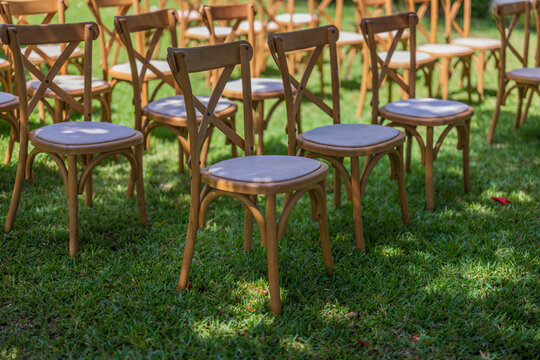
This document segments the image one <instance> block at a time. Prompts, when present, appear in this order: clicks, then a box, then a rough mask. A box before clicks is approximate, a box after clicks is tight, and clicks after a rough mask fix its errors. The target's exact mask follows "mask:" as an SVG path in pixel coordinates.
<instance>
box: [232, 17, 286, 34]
mask: <svg viewBox="0 0 540 360" xmlns="http://www.w3.org/2000/svg"><path fill="white" fill-rule="evenodd" d="M278 29H279V26H278V24H276V23H275V22H273V21H270V22H269V23H268V24H266V29H265V30H266V31H277V30H278ZM238 30H240V31H249V21H247V20H244V21H242V22H241V23H240V25H238ZM261 30H263V23H262V22H261V20H254V21H253V31H255V32H260V31H261Z"/></svg>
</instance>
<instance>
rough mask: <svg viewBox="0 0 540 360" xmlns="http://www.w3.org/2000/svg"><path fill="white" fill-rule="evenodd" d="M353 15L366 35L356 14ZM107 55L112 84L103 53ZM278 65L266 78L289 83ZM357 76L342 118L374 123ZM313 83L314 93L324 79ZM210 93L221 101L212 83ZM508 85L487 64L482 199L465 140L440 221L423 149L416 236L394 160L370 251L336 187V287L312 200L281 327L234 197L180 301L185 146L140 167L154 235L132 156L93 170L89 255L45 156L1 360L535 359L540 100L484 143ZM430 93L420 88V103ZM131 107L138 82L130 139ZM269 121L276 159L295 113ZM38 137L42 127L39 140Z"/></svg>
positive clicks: (81, 9) (297, 231) (441, 173)
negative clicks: (465, 165)
mask: <svg viewBox="0 0 540 360" xmlns="http://www.w3.org/2000/svg"><path fill="white" fill-rule="evenodd" d="M345 13H346V14H347V15H346V21H345V23H346V24H347V25H346V28H348V29H352V28H353V27H352V21H353V15H352V7H349V9H348V11H345ZM108 15H109V16H108V17H107V19H108V21H112V12H109V14H108ZM67 19H68V20H69V21H81V20H90V19H91V16H90V13H89V11H88V10H87V8H86V4H85V2H84V0H73V1H70V9H69V10H68V12H67ZM441 31H442V29H441ZM520 31H521V30H520ZM473 35H481V36H490V37H497V36H498V33H497V31H496V28H495V25H494V22H493V20H492V19H491V18H489V19H484V20H474V22H473ZM532 36H534V37H535V36H536V33H535V32H533V35H532ZM418 38H419V39H421V37H420V36H418ZM535 43H536V41H531V44H535ZM94 47H95V50H96V51H95V53H94V55H95V56H94V72H95V75H96V76H99V75H100V74H101V70H100V69H99V63H98V62H99V58H100V56H99V51H98V48H99V46H98V42H97V41H96V42H95V44H94ZM162 50H163V51H164V46H163V49H162ZM532 50H533V51H531V53H532V52H534V50H535V48H534V45H533V47H532ZM532 58H533V56H532V54H531V59H532ZM532 63H533V62H532V60H531V64H532ZM268 64H269V69H268V70H267V75H273V76H276V75H277V70H276V68H275V66H274V65H273V64H271V62H270V61H269V63H268ZM512 64H513V65H514V66H517V63H516V62H515V61H513V62H512ZM473 76H474V75H473ZM360 77H361V73H360V64H359V62H357V63H356V66H355V70H354V72H353V77H352V80H347V81H343V83H342V88H341V97H342V102H341V104H342V114H344V116H342V118H343V121H344V122H350V123H353V122H363V123H368V122H369V116H370V114H369V111H370V109H369V107H368V105H367V104H366V108H365V111H364V115H363V118H362V119H357V118H356V117H355V116H354V114H355V109H356V103H357V98H358V92H359V86H360ZM328 78H329V77H328V76H327V79H328ZM315 80H317V76H315ZM419 83H420V78H419ZM475 83H476V78H475V77H473V84H475ZM311 85H312V86H313V87H312V88H313V89H314V91H317V90H318V82H317V81H312V83H311ZM326 89H327V93H328V92H329V91H330V87H329V86H327V88H326ZM451 89H452V90H453V91H452V92H451V98H452V99H455V100H461V101H466V92H465V91H462V90H459V89H458V82H457V77H454V78H453V80H452V85H451ZM199 90H200V91H201V92H206V93H208V91H209V90H208V89H206V88H205V87H204V84H203V82H202V78H201V85H200V86H199ZM496 90H497V75H496V70H495V69H494V66H493V64H490V66H489V68H488V71H487V78H486V98H485V100H483V101H482V102H475V103H474V104H473V106H474V108H475V116H474V118H473V120H472V133H471V174H472V178H471V182H472V191H471V192H470V193H468V194H465V193H464V192H463V185H462V184H463V180H462V174H461V152H459V151H457V150H456V149H455V146H456V143H457V136H456V134H455V133H452V134H451V135H450V136H449V137H448V139H447V140H446V142H445V145H444V146H443V148H442V150H441V153H440V154H439V157H438V159H437V161H436V162H435V175H434V176H435V204H436V209H435V210H434V211H426V210H425V194H424V168H423V166H421V165H420V153H419V150H418V147H417V146H416V147H414V149H413V162H412V169H411V172H410V173H409V174H407V178H406V183H407V194H408V201H409V208H410V211H411V217H412V222H411V224H410V225H404V224H403V223H402V222H401V215H400V210H399V203H398V196H397V187H396V185H395V182H393V181H390V179H389V163H388V161H387V160H385V161H382V162H381V163H380V164H379V165H378V166H377V167H376V168H375V170H374V172H373V173H372V175H371V177H370V181H369V183H368V187H367V189H366V195H365V197H364V198H363V210H364V217H363V219H364V232H365V237H366V248H367V251H366V253H359V252H358V251H357V250H355V248H354V237H353V232H352V227H353V225H352V204H351V203H350V202H347V201H345V200H344V204H343V205H342V207H339V208H336V207H334V205H333V202H332V200H333V193H332V192H331V189H329V191H328V194H327V199H328V216H329V226H330V239H331V244H332V253H333V256H334V262H335V272H334V274H333V275H332V276H329V275H327V273H326V271H325V269H324V265H323V262H322V254H321V251H320V245H319V242H318V227H317V224H316V222H314V221H312V220H311V219H310V217H309V215H308V214H310V204H309V198H308V197H305V198H303V199H302V200H301V201H300V202H299V204H298V206H297V207H296V208H295V210H294V211H293V213H292V215H291V217H290V220H289V226H288V232H287V234H286V236H285V237H284V238H283V240H282V241H281V242H280V243H279V265H280V283H281V297H282V302H283V315H281V316H272V315H271V313H270V301H269V294H268V291H267V290H268V282H267V277H266V276H267V275H266V274H267V267H266V251H265V250H264V248H262V247H261V246H260V245H259V244H258V239H259V237H258V231H256V232H255V239H254V244H255V246H254V251H253V252H252V253H251V254H249V255H246V254H244V253H243V251H242V233H243V225H242V223H243V222H242V216H243V210H242V207H241V206H240V204H239V203H238V202H235V201H230V200H229V199H228V198H222V199H220V200H218V201H216V202H215V203H214V204H213V205H212V207H211V209H210V211H209V213H208V223H207V227H206V228H205V229H204V230H203V231H200V233H199V235H198V242H197V246H196V249H195V258H194V262H193V266H192V271H191V278H190V279H191V285H192V286H191V289H190V290H188V291H186V292H184V293H181V294H178V293H176V291H175V285H176V281H177V278H178V275H179V271H180V264H181V258H182V251H183V247H184V244H185V234H186V229H187V220H188V212H189V175H188V174H187V173H179V172H178V170H177V143H176V140H175V138H174V136H172V134H170V133H169V132H167V131H165V130H162V131H156V132H155V135H154V136H153V138H152V147H151V149H150V150H148V151H146V152H145V154H144V162H145V172H144V175H145V183H146V203H147V208H148V213H149V217H150V219H151V226H150V227H148V228H144V227H142V226H141V225H140V223H139V221H138V211H137V205H136V201H135V199H128V198H126V196H125V190H126V187H127V183H128V165H127V163H126V161H124V160H120V161H114V160H110V161H108V162H106V163H105V164H104V165H103V166H101V167H99V168H98V170H97V171H96V176H95V177H94V186H95V201H94V207H93V208H86V207H85V206H84V201H83V197H80V203H79V205H80V210H79V214H80V220H79V229H80V230H79V236H80V250H79V252H78V253H77V255H76V256H75V258H70V257H69V256H68V226H69V223H68V207H67V205H68V203H67V199H66V197H65V194H64V188H63V184H62V181H61V179H60V177H59V176H58V172H57V170H56V165H55V164H54V163H53V162H52V161H51V160H49V159H48V158H47V157H45V156H40V157H38V158H37V161H36V164H35V168H34V169H35V177H36V183H35V184H34V185H28V184H25V188H24V191H23V196H22V201H21V206H20V208H19V212H18V216H17V220H16V223H15V229H14V230H13V231H12V232H10V233H8V234H3V235H1V236H0V249H1V250H0V358H8V359H11V358H40V359H43V358H58V357H67V358H75V357H77V358H112V357H114V358H149V357H151V358H328V359H341V358H351V359H356V358H486V359H495V358H504V359H507V358H516V359H517V358H538V354H540V330H539V329H540V326H539V318H538V315H539V313H538V312H539V300H540V299H539V294H540V284H539V280H538V279H539V275H540V274H539V273H540V271H539V259H540V253H539V239H540V206H539V205H538V201H539V200H540V190H539V183H540V156H539V155H540V145H539V144H540V142H539V140H540V104H539V103H538V101H537V100H535V102H533V105H532V108H531V110H530V113H529V118H528V119H527V122H526V123H525V124H524V125H523V126H522V127H521V128H520V129H519V130H514V129H513V128H512V124H513V116H514V114H515V111H516V102H517V101H516V100H517V97H516V96H515V95H513V96H511V97H510V98H509V100H508V101H507V105H506V106H504V107H503V109H502V112H501V116H500V119H499V125H498V128H497V133H496V136H495V141H494V145H488V144H487V143H486V141H485V139H486V134H487V130H488V127H489V124H490V122H491V116H492V112H493V109H494V106H495V95H496ZM162 93H163V95H170V94H172V90H170V89H164V90H163V91H162ZM383 94H386V91H385V92H383ZM395 94H396V96H395V98H396V97H397V91H396V93H395ZM425 95H426V92H425V89H424V88H423V87H421V86H420V85H419V89H418V96H425ZM131 97H132V90H131V88H130V87H129V86H128V85H126V84H121V85H119V86H118V87H117V88H116V89H115V91H114V95H113V104H112V107H113V114H114V116H113V121H114V122H115V123H120V124H124V125H128V126H133V123H134V119H133V112H134V110H133V106H132V102H131ZM369 97H370V94H368V100H369ZM383 99H385V97H383ZM474 99H475V101H477V100H476V99H477V97H476V96H475V97H474ZM536 99H537V98H536ZM368 102H369V101H368ZM303 111H304V113H303V125H304V128H305V129H309V128H312V127H314V126H317V125H322V124H328V123H329V120H328V119H326V118H325V117H324V116H323V114H322V113H321V112H319V111H317V110H315V108H314V107H313V106H311V105H310V104H308V103H306V104H305V106H303ZM272 120H273V121H272V122H271V124H270V128H269V129H268V131H267V133H266V138H265V140H266V151H267V153H269V154H270V153H274V154H285V153H286V144H285V141H286V136H285V133H284V127H285V109H284V107H281V108H280V109H279V110H278V111H277V112H276V114H275V115H274V117H273V119H272ZM49 121H50V120H49ZM38 126H39V121H38V120H37V117H34V118H33V123H32V127H38ZM8 136H9V127H8V126H7V125H6V124H5V123H3V122H2V123H0V137H1V139H0V153H2V152H4V151H5V149H6V146H7V141H8ZM17 150H18V147H16V151H15V155H14V159H13V160H12V162H11V163H10V164H9V165H2V166H0V214H7V211H8V205H9V200H10V197H11V191H12V187H13V182H14V178H15V173H16V160H17V157H18V156H17ZM229 153H230V150H229V148H228V146H225V145H224V138H223V136H215V137H214V138H213V143H212V149H211V152H210V157H209V160H210V163H211V162H215V161H217V160H221V159H223V158H225V157H227V156H228V155H229ZM328 183H329V184H331V181H330V180H329V181H328ZM493 196H497V197H505V198H508V199H509V200H510V201H511V204H510V205H506V206H504V205H501V204H499V203H496V202H494V201H493V200H491V197H493ZM281 201H282V199H281ZM280 205H281V203H280ZM3 216H4V215H3ZM3 220H4V219H3V218H2V221H3Z"/></svg>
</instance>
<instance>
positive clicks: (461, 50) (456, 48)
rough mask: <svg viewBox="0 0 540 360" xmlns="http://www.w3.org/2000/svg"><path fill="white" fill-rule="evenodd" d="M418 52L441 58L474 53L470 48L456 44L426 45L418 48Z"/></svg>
mask: <svg viewBox="0 0 540 360" xmlns="http://www.w3.org/2000/svg"><path fill="white" fill-rule="evenodd" d="M416 50H418V51H420V52H427V53H428V54H432V55H435V56H441V57H443V56H456V55H466V54H469V53H472V52H473V50H472V49H471V48H470V47H467V46H461V45H454V44H424V45H420V46H418V47H417V48H416Z"/></svg>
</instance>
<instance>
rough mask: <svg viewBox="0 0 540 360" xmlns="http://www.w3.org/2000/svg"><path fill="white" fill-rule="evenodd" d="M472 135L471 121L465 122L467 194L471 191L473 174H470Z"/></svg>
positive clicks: (464, 154)
mask: <svg viewBox="0 0 540 360" xmlns="http://www.w3.org/2000/svg"><path fill="white" fill-rule="evenodd" d="M470 135H471V120H470V119H468V120H467V121H465V125H464V128H463V139H462V144H463V149H462V151H463V187H464V189H465V192H469V191H471V174H470V159H469V153H470Z"/></svg>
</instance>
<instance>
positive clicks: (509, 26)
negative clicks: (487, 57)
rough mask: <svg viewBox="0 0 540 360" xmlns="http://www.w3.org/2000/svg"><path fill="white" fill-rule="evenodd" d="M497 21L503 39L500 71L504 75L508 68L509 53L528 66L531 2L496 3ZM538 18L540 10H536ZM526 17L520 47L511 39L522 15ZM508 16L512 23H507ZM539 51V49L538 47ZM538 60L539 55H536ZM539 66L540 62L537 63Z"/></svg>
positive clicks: (524, 65)
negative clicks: (521, 46) (521, 45)
mask: <svg viewBox="0 0 540 360" xmlns="http://www.w3.org/2000/svg"><path fill="white" fill-rule="evenodd" d="M493 10H494V14H495V22H496V23H497V28H498V29H499V34H500V36H501V40H502V49H501V59H500V71H501V74H503V75H504V73H505V71H506V70H505V69H506V62H507V55H508V53H511V54H513V55H514V56H515V57H516V59H517V60H518V61H519V63H520V65H522V66H523V67H527V63H528V60H529V35H530V28H531V24H530V23H531V20H530V19H531V3H530V2H529V1H520V2H514V3H507V4H495V6H494V8H493ZM536 14H537V15H536V16H537V18H538V16H539V15H538V12H536ZM522 16H523V17H524V22H523V24H524V32H523V36H524V38H523V48H522V49H518V47H517V46H516V44H515V43H512V42H511V41H510V39H511V37H512V34H513V33H514V30H515V28H516V25H517V24H518V23H519V22H520V19H521V17H522ZM507 18H510V23H507ZM537 52H538V49H537ZM536 59H537V60H536V62H538V56H537V57H536ZM537 66H538V64H537Z"/></svg>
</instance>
